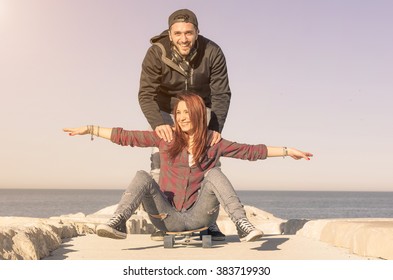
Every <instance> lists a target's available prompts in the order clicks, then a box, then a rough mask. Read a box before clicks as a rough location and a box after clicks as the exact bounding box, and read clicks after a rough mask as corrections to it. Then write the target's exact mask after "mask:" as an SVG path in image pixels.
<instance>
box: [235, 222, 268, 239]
mask: <svg viewBox="0 0 393 280" xmlns="http://www.w3.org/2000/svg"><path fill="white" fill-rule="evenodd" d="M235 225H236V229H237V234H238V235H239V238H240V241H247V242H251V241H256V240H258V239H261V238H262V236H263V231H261V230H259V229H257V228H256V227H254V226H253V225H252V224H251V223H250V222H249V221H248V220H247V219H246V218H243V219H239V220H237V221H236V223H235Z"/></svg>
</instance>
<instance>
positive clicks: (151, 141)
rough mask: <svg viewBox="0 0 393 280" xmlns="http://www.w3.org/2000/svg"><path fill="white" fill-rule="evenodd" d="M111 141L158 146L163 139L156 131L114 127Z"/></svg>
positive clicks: (125, 144) (135, 145)
mask: <svg viewBox="0 0 393 280" xmlns="http://www.w3.org/2000/svg"><path fill="white" fill-rule="evenodd" d="M111 141H112V142H113V143H115V144H118V145H121V146H131V147H158V146H159V143H160V141H161V139H160V138H159V137H158V135H157V134H156V133H155V132H154V131H136V130H124V129H123V128H120V127H115V128H113V129H112V134H111Z"/></svg>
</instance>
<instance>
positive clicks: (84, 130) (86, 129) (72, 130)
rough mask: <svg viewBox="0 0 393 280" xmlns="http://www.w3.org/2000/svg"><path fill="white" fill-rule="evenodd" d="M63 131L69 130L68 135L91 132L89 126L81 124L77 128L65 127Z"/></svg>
mask: <svg viewBox="0 0 393 280" xmlns="http://www.w3.org/2000/svg"><path fill="white" fill-rule="evenodd" d="M63 131H64V132H68V135H70V136H75V135H85V134H90V129H89V126H81V127H77V128H64V129H63Z"/></svg>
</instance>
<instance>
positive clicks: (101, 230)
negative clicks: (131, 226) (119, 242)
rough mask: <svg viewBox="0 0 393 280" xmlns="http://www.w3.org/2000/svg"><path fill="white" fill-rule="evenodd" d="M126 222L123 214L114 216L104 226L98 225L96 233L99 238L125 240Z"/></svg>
mask: <svg viewBox="0 0 393 280" xmlns="http://www.w3.org/2000/svg"><path fill="white" fill-rule="evenodd" d="M126 222H127V220H126V218H125V217H124V216H123V214H118V215H115V216H113V217H112V218H111V219H110V220H109V221H108V222H107V223H106V224H103V225H98V226H97V228H96V233H97V235H98V236H101V237H107V238H113V239H126V238H127V228H126Z"/></svg>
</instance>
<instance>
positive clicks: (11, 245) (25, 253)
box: [0, 217, 78, 260]
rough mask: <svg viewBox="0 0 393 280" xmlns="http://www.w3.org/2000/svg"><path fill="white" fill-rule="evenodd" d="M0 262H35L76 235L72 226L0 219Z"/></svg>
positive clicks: (28, 219) (22, 219) (45, 221)
mask: <svg viewBox="0 0 393 280" xmlns="http://www.w3.org/2000/svg"><path fill="white" fill-rule="evenodd" d="M0 224H1V226H0V259H6V260H20V259H23V260H37V259H41V258H43V257H46V256H48V255H49V254H50V252H51V251H53V250H55V249H57V248H58V247H59V246H60V244H61V242H62V239H63V238H70V237H74V236H78V233H77V230H76V228H75V226H74V225H73V224H64V223H60V222H58V221H51V220H48V219H35V218H18V217H0Z"/></svg>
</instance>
